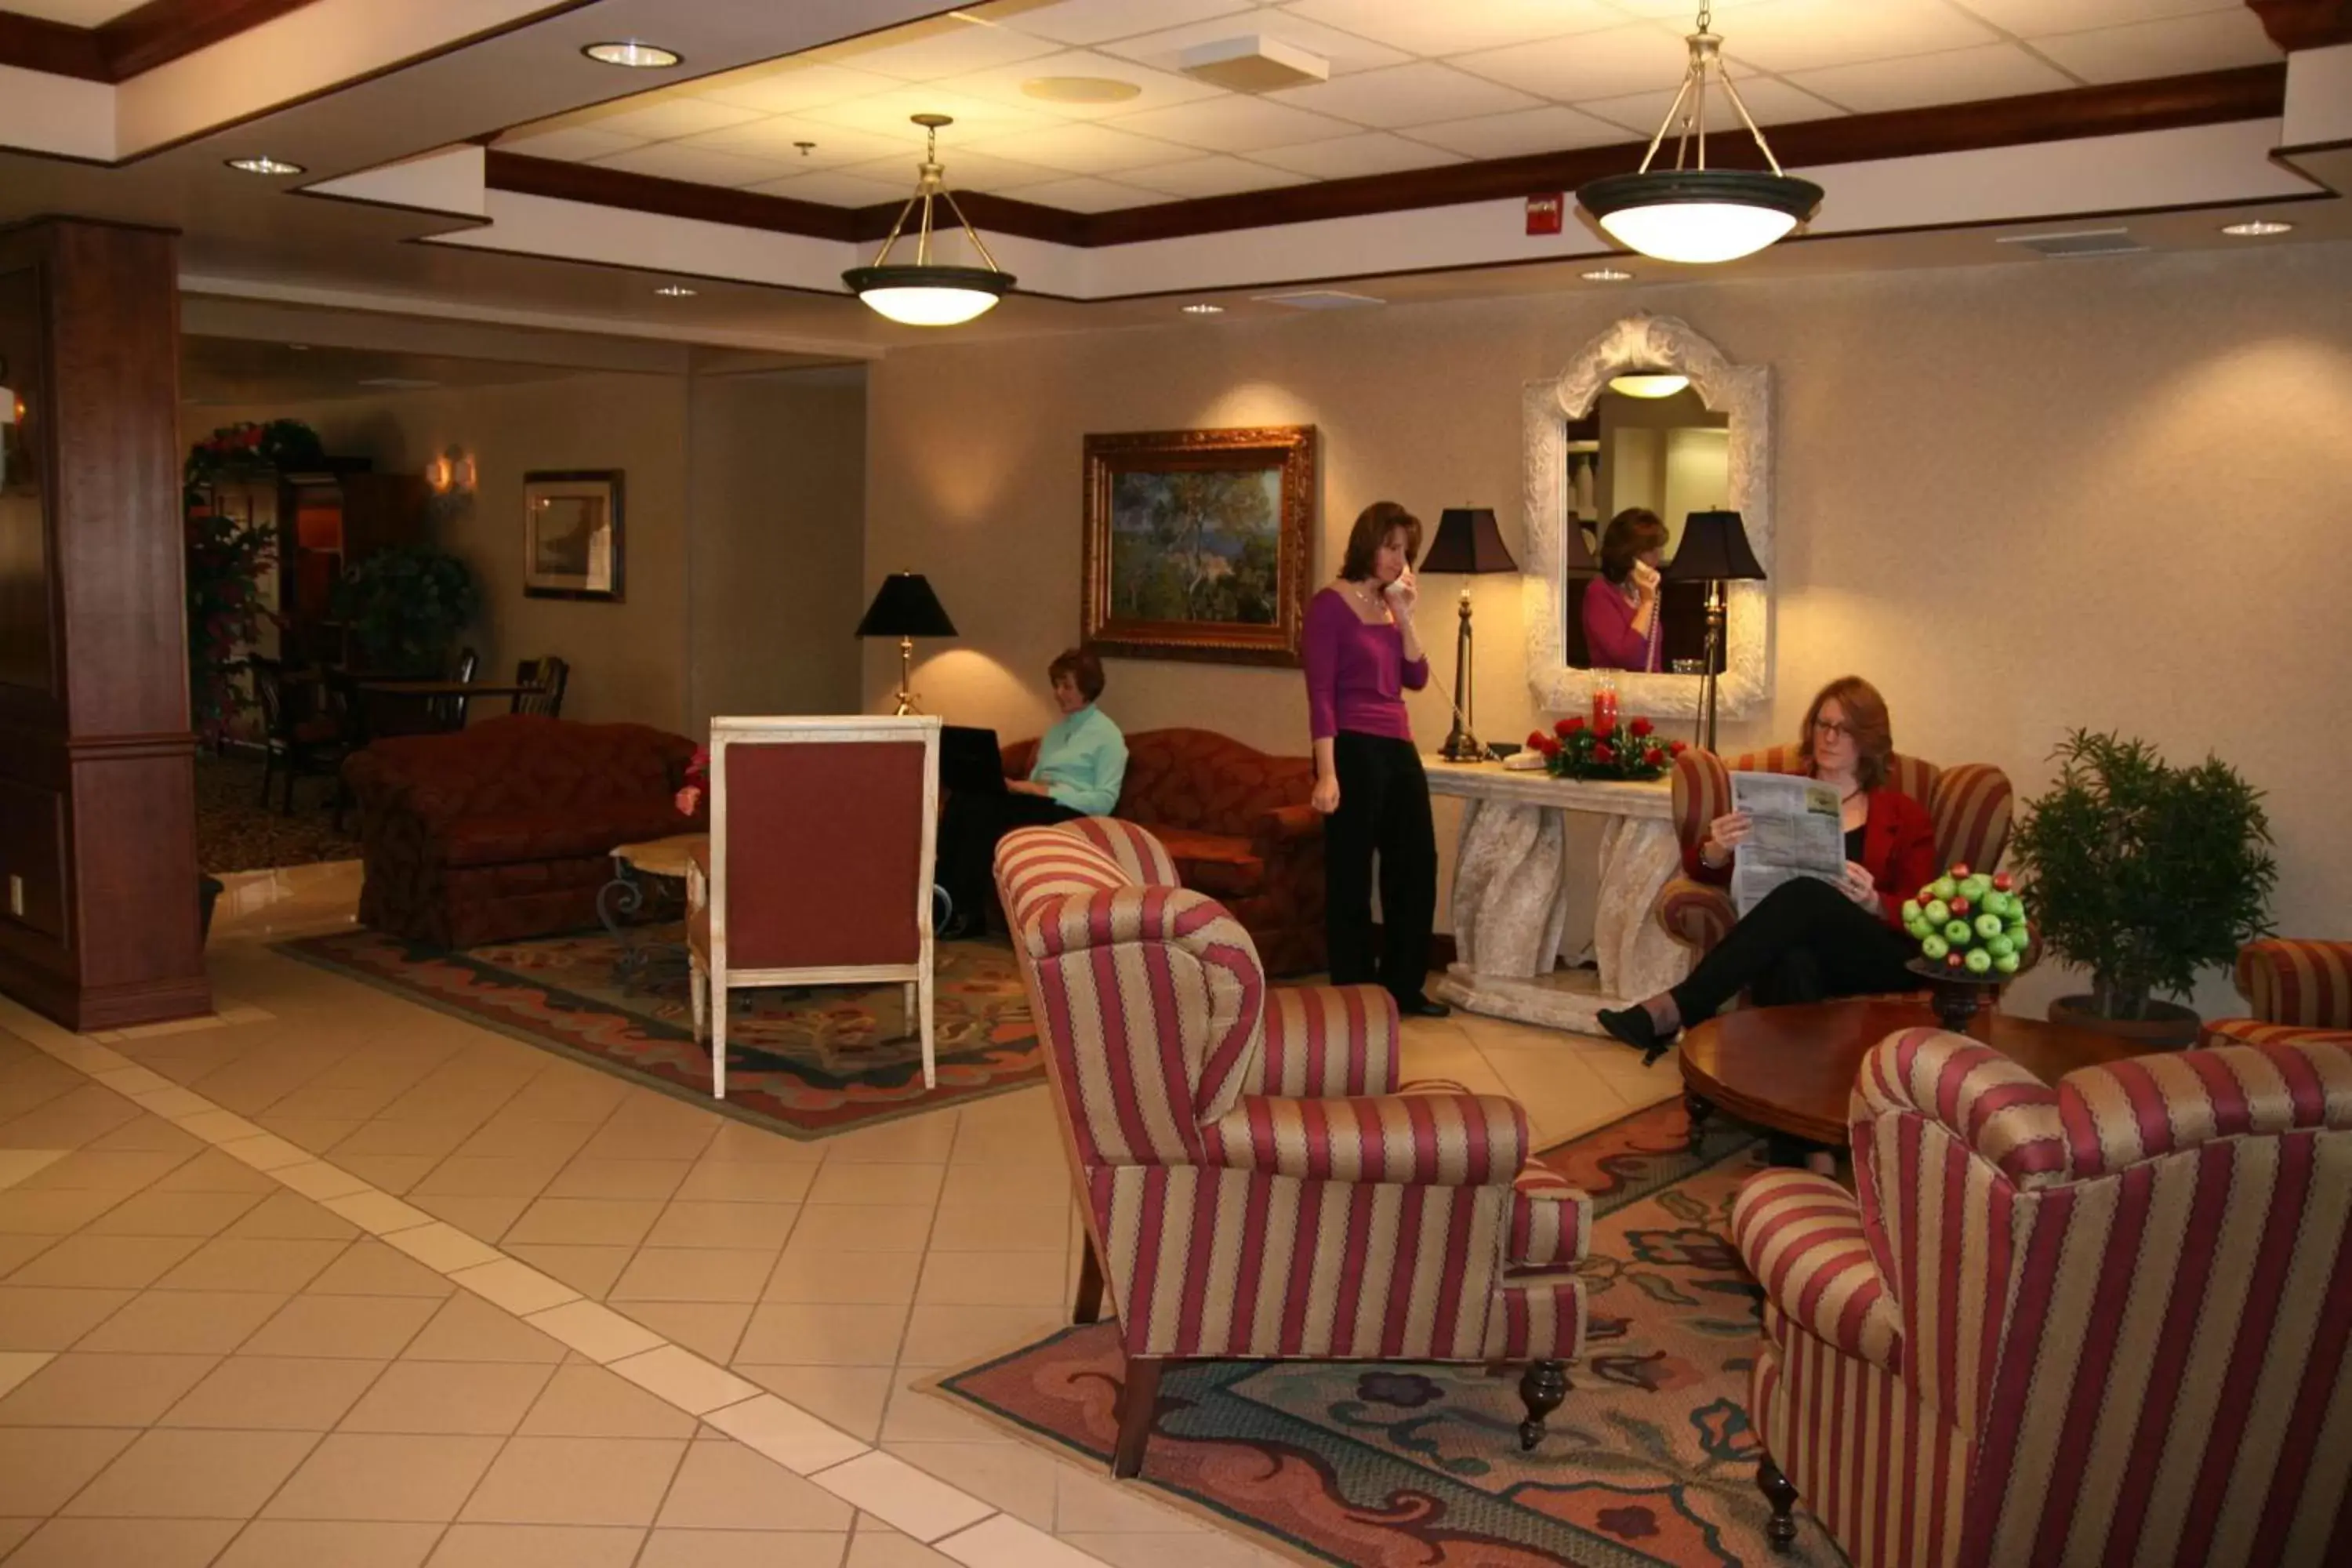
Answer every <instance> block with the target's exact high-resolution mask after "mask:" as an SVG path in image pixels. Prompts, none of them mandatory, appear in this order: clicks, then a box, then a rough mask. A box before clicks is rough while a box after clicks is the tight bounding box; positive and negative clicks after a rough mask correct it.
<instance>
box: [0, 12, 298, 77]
mask: <svg viewBox="0 0 2352 1568" xmlns="http://www.w3.org/2000/svg"><path fill="white" fill-rule="evenodd" d="M311 3H312V0H147V3H146V4H145V5H142V6H140V7H139V8H138V9H137V10H135V11H126V12H124V13H123V14H122V15H121V16H117V17H116V18H114V20H112V21H111V22H109V23H107V24H105V25H104V26H98V27H73V26H67V25H66V24H64V23H62V22H49V21H44V20H42V19H41V18H40V17H37V16H20V15H18V14H17V13H16V12H14V11H7V10H0V65H10V66H22V67H23V68H26V69H27V70H37V71H47V72H48V73H49V74H51V75H53V76H70V77H79V79H82V80H84V81H99V82H106V83H108V84H113V83H116V82H124V81H128V80H130V79H131V78H132V77H134V76H137V75H139V74H140V73H141V72H142V71H151V70H153V69H154V68H156V67H157V66H162V65H169V64H171V63H172V62H173V60H176V59H178V58H181V57H182V56H184V55H192V54H194V53H195V52H196V51H197V50H198V49H201V48H206V47H210V46H212V45H214V44H217V43H219V42H220V41H221V40H222V39H224V38H233V37H236V35H237V34H239V33H242V32H244V31H246V30H247V29H248V28H251V27H258V26H261V25H262V24H263V23H264V22H274V21H276V20H277V19H278V17H280V16H285V15H286V14H287V13H288V12H289V11H299V10H300V9H301V8H302V7H303V6H305V5H310V4H311Z"/></svg>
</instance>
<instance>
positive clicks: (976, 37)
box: [813, 13, 1059, 81]
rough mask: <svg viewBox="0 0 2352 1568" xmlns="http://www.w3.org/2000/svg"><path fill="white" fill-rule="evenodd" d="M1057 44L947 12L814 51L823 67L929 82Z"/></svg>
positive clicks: (1025, 56)
mask: <svg viewBox="0 0 2352 1568" xmlns="http://www.w3.org/2000/svg"><path fill="white" fill-rule="evenodd" d="M1057 47H1059V46H1058V45H1056V44H1055V42H1054V41H1053V40H1052V39H1050V38H1034V37H1030V36H1029V35H1028V34H1026V33H1016V32H1014V31H1013V29H1011V28H1010V27H998V26H990V25H987V24H985V23H981V22H966V21H961V20H958V19H957V18H956V17H955V16H954V15H953V14H952V13H950V15H948V16H940V17H938V18H935V19H934V20H932V21H929V22H918V23H914V24H912V25H910V26H904V27H886V28H884V29H883V30H882V31H880V32H878V33H869V34H867V35H866V37H862V38H851V39H848V40H847V41H845V42H843V43H838V44H833V45H829V46H828V47H824V48H823V49H818V50H814V51H813V53H814V58H817V59H818V60H820V61H821V62H823V63H824V64H826V65H835V66H846V67H848V68H850V69H852V70H861V71H872V72H874V73H875V74H876V75H877V76H887V77H896V78H897V79H899V80H900V81H931V80H935V79H938V78H940V77H944V76H957V75H961V73H963V72H965V71H976V70H987V69H988V68H991V67H992V66H1001V65H1009V64H1011V63H1013V61H1015V60H1025V59H1029V58H1033V57H1034V56H1037V55H1049V54H1052V53H1053V52H1054V51H1055V48H1057Z"/></svg>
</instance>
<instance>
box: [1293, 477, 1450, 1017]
mask: <svg viewBox="0 0 2352 1568" xmlns="http://www.w3.org/2000/svg"><path fill="white" fill-rule="evenodd" d="M1420 548H1421V520H1420V519H1419V518H1417V517H1415V516H1413V515H1412V513H1411V512H1409V511H1407V510H1404V508H1402V507H1401V506H1399V505H1397V504H1396V502H1394V501H1386V500H1383V501H1374V502H1373V503H1372V504H1371V505H1370V506H1368V507H1366V508H1365V509H1364V510H1363V512H1362V513H1361V515H1360V516H1359V517H1358V518H1357V519H1356V526H1355V527H1354V528H1353V529H1352V530H1350V531H1349V534H1348V552H1347V555H1346V558H1345V559H1344V560H1343V561H1342V562H1341V563H1340V566H1339V580H1338V581H1337V582H1335V583H1333V584H1330V586H1328V587H1327V588H1325V589H1324V590H1323V591H1322V592H1321V593H1318V594H1317V595H1315V597H1314V599H1313V600H1312V601H1310V602H1309V603H1308V605H1307V636H1306V649H1305V654H1306V664H1307V724H1308V727H1309V731H1310V733H1311V734H1312V735H1313V737H1314V741H1315V794H1314V796H1313V800H1314V805H1315V809H1316V810H1318V811H1319V812H1321V813H1322V814H1323V816H1324V818H1325V822H1324V827H1323V888H1324V894H1325V902H1324V915H1323V918H1324V921H1325V929H1326V931H1327V933H1328V937H1329V942H1330V951H1331V981H1332V984H1337V985H1360V984H1373V983H1377V984H1381V985H1384V986H1386V987H1387V988H1388V990H1389V993H1390V994H1391V995H1393V996H1394V997H1395V998H1396V1000H1397V1008H1398V1010H1399V1011H1400V1012H1402V1013H1403V1014H1405V1015H1406V1016H1417V1017H1423V1018H1441V1017H1444V1016H1445V1014H1446V1013H1447V1012H1448V1011H1449V1009H1448V1008H1447V1007H1446V1005H1444V1003H1442V1002H1433V1001H1431V1000H1430V999H1429V998H1428V996H1426V995H1425V994H1423V991H1422V986H1423V984H1424V983H1425V982H1426V980H1427V978H1428V974H1429V933H1430V927H1431V926H1432V925H1433V923H1434V922H1435V921H1436V919H1437V829H1436V826H1435V825H1434V824H1433V822H1432V821H1431V820H1430V816H1429V781H1428V779H1426V778H1425V777H1423V774H1422V771H1421V752H1420V751H1419V750H1418V748H1416V747H1415V746H1414V745H1413V742H1412V718H1411V716H1409V715H1408V714H1407V713H1406V712H1405V708H1404V695H1403V694H1404V693H1405V692H1406V691H1418V690H1420V689H1422V688H1423V686H1426V685H1427V684H1428V683H1429V660H1428V659H1427V658H1424V657H1423V655H1422V651H1421V639H1420V638H1419V637H1416V636H1415V635H1414V634H1413V626H1412V612H1413V606H1414V605H1415V604H1416V603H1417V602H1418V600H1419V598H1420V590H1419V588H1418V586H1417V585H1416V584H1415V583H1414V582H1413V575H1412V557H1413V554H1414V552H1416V551H1418V550H1419V549H1420ZM1375 858H1377V859H1378V860H1379V862H1380V889H1381V919H1382V921H1383V922H1384V925H1385V928H1386V930H1385V935H1386V940H1385V942H1384V943H1383V944H1382V949H1381V955H1380V958H1379V959H1378V961H1377V962H1375V960H1374V958H1373V956H1372V875H1373V872H1372V863H1373V860H1374V859H1375Z"/></svg>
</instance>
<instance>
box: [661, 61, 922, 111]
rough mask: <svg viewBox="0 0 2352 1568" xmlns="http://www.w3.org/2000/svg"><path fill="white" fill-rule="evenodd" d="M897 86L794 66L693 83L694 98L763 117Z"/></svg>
mask: <svg viewBox="0 0 2352 1568" xmlns="http://www.w3.org/2000/svg"><path fill="white" fill-rule="evenodd" d="M897 86H898V82H897V80H896V79H893V78H890V77H887V76H876V75H875V74H874V73H873V72H871V71H860V70H850V69H847V68H845V67H842V66H825V65H808V64H803V63H798V62H795V63H792V64H787V65H784V66H781V67H777V66H754V67H752V68H751V69H749V70H740V71H728V72H726V73H725V74H724V75H721V76H715V77H711V78H709V79H706V80H703V81H699V82H697V83H695V84H694V96H695V97H697V98H705V99H709V100H710V101H712V102H713V103H725V104H731V105H733V106H735V107H737V108H739V109H753V110H759V111H760V112H761V113H762V114H797V113H799V112H800V111H801V110H804V109H818V108H822V107H823V106H824V105H825V104H828V103H841V102H845V101H846V100H849V99H853V98H864V97H866V95H867V94H869V93H876V92H887V91H889V90H890V89H893V88H895V87H897Z"/></svg>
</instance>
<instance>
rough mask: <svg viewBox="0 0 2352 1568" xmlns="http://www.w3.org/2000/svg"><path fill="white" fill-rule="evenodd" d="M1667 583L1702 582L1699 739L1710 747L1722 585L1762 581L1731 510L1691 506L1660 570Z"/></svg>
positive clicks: (1719, 653) (1709, 749) (1706, 748)
mask: <svg viewBox="0 0 2352 1568" xmlns="http://www.w3.org/2000/svg"><path fill="white" fill-rule="evenodd" d="M1660 577H1661V580H1662V581H1664V582H1667V583H1704V584H1706V669H1705V670H1704V671H1703V672H1702V673H1701V674H1700V676H1699V679H1700V681H1701V683H1702V684H1701V687H1700V692H1699V720H1698V724H1699V729H1698V744H1699V749H1700V750H1701V751H1706V752H1712V751H1713V750H1715V672H1716V669H1717V667H1718V666H1719V665H1721V664H1722V662H1723V585H1724V584H1726V583H1761V582H1762V581H1764V568H1763V567H1762V566H1761V565H1759V563H1757V560H1756V552H1755V551H1753V550H1751V549H1749V548H1748V531H1747V529H1745V528H1744V527H1742V526H1741V525H1740V521H1739V514H1738V512H1736V511H1695V512H1693V513H1691V514H1690V516H1689V518H1688V519H1687V520H1686V521H1685V522H1684V523H1683V539H1682V542H1681V543H1680V544H1679V545H1677V546H1675V558H1674V559H1673V560H1672V561H1669V562H1667V563H1666V569H1665V571H1664V573H1662V574H1660Z"/></svg>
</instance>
